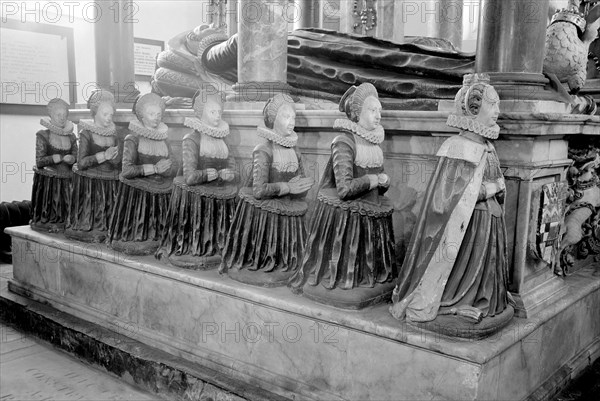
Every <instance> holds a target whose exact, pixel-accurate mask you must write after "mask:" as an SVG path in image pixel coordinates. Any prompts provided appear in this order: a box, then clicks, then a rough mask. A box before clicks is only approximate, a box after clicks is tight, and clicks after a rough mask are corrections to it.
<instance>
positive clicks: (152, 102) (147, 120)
mask: <svg viewBox="0 0 600 401" xmlns="http://www.w3.org/2000/svg"><path fill="white" fill-rule="evenodd" d="M164 111H165V102H164V100H163V99H162V98H161V97H160V96H159V95H157V94H156V93H146V94H145V95H141V96H139V97H138V98H137V99H136V101H135V103H134V104H133V112H134V113H135V115H136V117H137V118H138V120H139V121H140V122H141V123H142V124H143V125H144V127H146V128H149V129H156V128H158V126H159V125H160V123H161V122H162V115H163V113H164Z"/></svg>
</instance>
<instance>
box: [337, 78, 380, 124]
mask: <svg viewBox="0 0 600 401" xmlns="http://www.w3.org/2000/svg"><path fill="white" fill-rule="evenodd" d="M369 96H373V97H375V98H376V99H379V95H378V94H377V89H376V88H375V86H373V84H370V83H368V82H367V83H364V84H360V85H359V86H358V87H357V86H351V87H350V88H349V89H348V90H347V91H346V93H344V95H343V96H342V99H341V100H340V104H339V107H340V111H342V112H344V113H346V115H347V116H348V118H349V119H350V120H351V121H353V122H355V123H356V122H358V118H359V117H360V112H361V110H362V107H363V104H364V103H365V100H366V99H367V98H368V97H369Z"/></svg>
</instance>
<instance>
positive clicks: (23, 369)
mask: <svg viewBox="0 0 600 401" xmlns="http://www.w3.org/2000/svg"><path fill="white" fill-rule="evenodd" d="M10 275H12V266H10V265H0V278H1V279H4V280H6V279H7V278H8V277H9V276H10ZM157 399H160V398H157V396H156V395H153V394H148V393H145V392H143V391H141V390H138V389H136V388H134V387H132V386H130V385H129V384H127V383H124V382H123V381H121V380H119V379H117V378H116V377H114V376H111V375H110V374H108V373H106V372H105V371H102V370H100V369H97V368H96V367H94V366H91V365H89V364H87V363H84V362H82V361H80V360H78V359H76V358H74V357H72V356H71V355H68V354H66V353H64V352H62V351H60V350H58V349H56V348H53V347H52V346H50V345H48V344H46V343H44V342H41V341H38V340H37V339H34V338H32V337H30V336H28V335H25V334H23V333H20V332H19V331H16V330H15V329H13V328H12V327H9V326H7V325H5V324H3V323H2V322H0V401H8V400H23V401H25V400H61V401H62V400H94V401H96V400H140V401H141V400H157ZM554 400H555V401H588V400H589V401H592V400H593V401H596V400H600V360H597V361H596V362H595V363H594V364H593V365H592V366H591V367H589V368H588V369H586V370H585V371H584V372H583V374H582V375H581V376H580V377H579V378H578V379H576V380H574V381H573V382H572V383H571V385H570V386H569V387H567V388H566V389H565V390H564V391H562V392H561V393H560V394H559V395H558V396H556V397H555V399H554Z"/></svg>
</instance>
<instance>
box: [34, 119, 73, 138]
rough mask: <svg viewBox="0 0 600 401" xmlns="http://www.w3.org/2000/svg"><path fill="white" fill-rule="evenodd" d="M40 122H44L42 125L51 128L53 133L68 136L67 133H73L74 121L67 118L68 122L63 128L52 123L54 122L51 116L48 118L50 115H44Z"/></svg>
mask: <svg viewBox="0 0 600 401" xmlns="http://www.w3.org/2000/svg"><path fill="white" fill-rule="evenodd" d="M40 124H42V126H44V127H46V128H48V130H50V132H52V133H53V134H56V135H62V136H66V135H71V134H72V133H73V123H72V122H71V121H69V120H67V123H66V124H65V127H64V128H61V127H59V126H57V125H54V124H52V122H51V121H50V118H48V117H42V119H41V120H40Z"/></svg>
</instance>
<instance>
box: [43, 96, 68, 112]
mask: <svg viewBox="0 0 600 401" xmlns="http://www.w3.org/2000/svg"><path fill="white" fill-rule="evenodd" d="M58 107H62V108H63V109H65V110H67V111H68V110H69V104H68V103H67V102H65V101H64V100H62V99H61V98H55V99H52V100H50V101H49V102H48V105H47V106H46V110H47V111H48V114H51V113H52V112H53V111H54V110H56V109H57V108H58Z"/></svg>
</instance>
